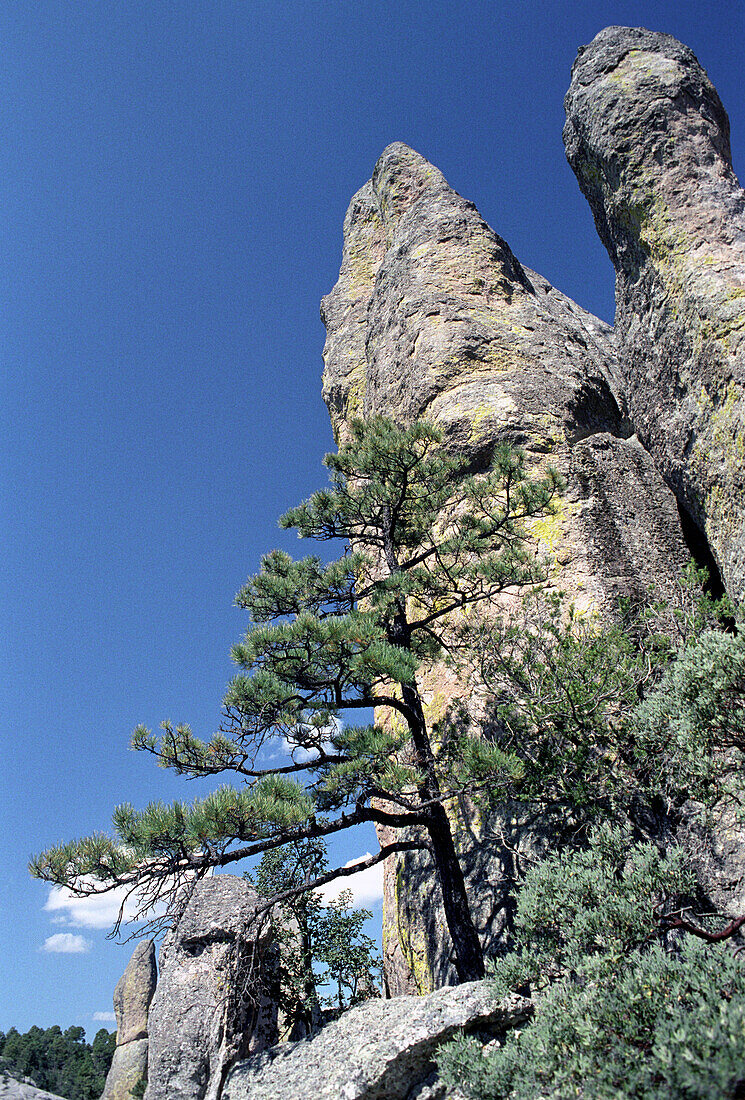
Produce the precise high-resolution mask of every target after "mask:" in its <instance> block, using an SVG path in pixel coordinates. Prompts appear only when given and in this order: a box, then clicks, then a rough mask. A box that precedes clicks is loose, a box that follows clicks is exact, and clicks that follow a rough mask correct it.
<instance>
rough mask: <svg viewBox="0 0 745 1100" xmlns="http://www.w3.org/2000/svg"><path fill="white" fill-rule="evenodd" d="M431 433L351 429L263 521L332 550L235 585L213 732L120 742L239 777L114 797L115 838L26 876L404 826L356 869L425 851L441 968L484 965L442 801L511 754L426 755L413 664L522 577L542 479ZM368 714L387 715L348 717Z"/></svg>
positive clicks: (267, 560) (474, 750) (480, 746)
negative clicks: (407, 834) (437, 908)
mask: <svg viewBox="0 0 745 1100" xmlns="http://www.w3.org/2000/svg"><path fill="white" fill-rule="evenodd" d="M442 444H443V436H442V433H441V432H440V431H439V430H438V429H437V428H435V427H434V426H432V425H430V424H428V423H426V422H421V421H420V422H417V423H415V424H414V425H413V426H411V427H409V428H406V429H400V428H398V427H396V426H395V425H394V424H393V423H391V422H390V421H388V420H386V419H384V418H382V417H375V418H371V419H370V420H368V421H356V422H354V423H353V425H352V429H351V438H350V441H349V442H348V443H347V444H345V445H344V446H342V447H341V448H340V450H339V452H338V454H331V455H328V456H327V457H326V460H325V461H326V465H327V467H328V469H329V471H330V480H331V485H330V487H329V488H328V489H325V490H321V491H320V492H317V493H315V494H314V495H313V496H312V497H311V498H310V500H308V501H307V502H306V503H304V504H301V505H300V506H299V507H297V508H294V509H292V510H291V511H289V512H288V513H287V514H286V515H284V516H283V517H282V518H281V520H280V525H281V526H282V527H283V528H294V529H296V530H297V532H298V534H299V536H300V537H305V538H311V539H315V540H318V541H320V542H332V543H333V542H335V541H336V540H343V541H344V543H345V551H344V553H343V555H342V556H341V557H340V558H338V559H337V560H335V561H332V562H330V563H328V564H326V563H324V562H323V561H322V560H321V558H320V557H318V556H308V557H305V558H302V559H300V560H297V561H296V560H293V559H292V558H291V557H290V556H289V555H288V554H286V553H284V552H282V551H279V550H275V551H272V552H271V553H269V554H267V555H266V556H265V557H264V559H263V561H262V564H261V570H260V572H259V573H258V574H257V575H256V576H254V577H252V578H251V579H250V580H249V581H248V583H247V584H246V585H245V586H244V587H243V588H242V589H241V591H240V592H239V593H238V596H237V603H238V604H239V605H240V606H241V607H243V608H245V609H246V610H247V611H248V612H249V613H250V617H251V625H250V627H249V630H248V633H247V635H246V637H245V640H244V641H243V642H242V643H240V644H239V645H237V646H235V647H234V650H233V658H234V660H235V661H236V663H237V664H238V666H239V668H240V671H239V673H238V675H237V676H236V677H235V678H234V680H233V681H232V683H231V684H230V685H229V688H228V691H227V695H226V697H225V701H224V722H223V724H222V727H221V729H220V731H219V732H218V733H217V734H216V735H215V736H213V737H212V739H211V740H209V741H207V742H205V741H202V740H200V739H199V738H197V737H196V736H195V735H194V734H193V733H192V732H191V730H190V729H189V727H188V726H185V725H179V726H173V725H171V724H170V723H164V725H163V734H162V736H160V737H156V736H154V735H153V734H151V733H150V732H149V731H148V730H147V729H145V728H143V727H139V728H138V729H137V730H135V733H134V737H133V746H134V747H135V748H136V749H140V750H144V751H148V752H150V753H152V754H153V755H155V756H156V757H157V759H158V760H159V762H160V764H161V765H163V766H165V767H169V768H173V769H174V770H175V771H176V772H177V773H180V774H183V775H186V776H206V775H216V774H220V773H225V772H227V773H234V774H236V775H238V776H240V777H242V778H243V779H244V780H245V781H246V782H245V785H244V786H243V787H242V788H239V789H236V788H234V787H232V786H224V787H222V788H220V789H219V790H217V791H216V792H214V793H213V794H211V795H209V796H208V797H207V798H205V799H202V800H197V801H195V802H194V803H193V804H191V805H188V804H184V803H180V802H178V803H174V804H173V805H170V806H165V805H163V804H161V803H157V804H151V805H149V806H148V807H146V809H145V810H143V811H136V810H135V809H134V808H133V807H131V806H130V805H123V806H119V807H118V808H117V809H116V811H115V813H114V827H115V831H116V839H115V840H112V839H110V838H109V837H107V836H102V835H96V836H93V837H90V838H86V839H84V840H81V841H75V842H72V843H70V844H65V845H61V846H59V847H57V848H53V849H50V850H49V851H47V852H45V853H43V854H42V855H41V856H39V857H37V858H36V859H35V860H34V861H33V862H32V865H31V870H32V873H33V874H35V875H36V876H38V877H40V878H43V879H46V880H47V881H50V882H54V883H64V884H66V885H68V886H70V887H72V888H73V889H77V890H80V891H83V892H85V891H92V890H99V889H101V888H109V889H110V888H112V887H115V886H117V885H122V884H123V885H127V886H129V887H131V889H132V890H138V889H139V890H140V891H142V890H143V889H144V890H145V892H146V894H145V896H146V898H147V899H152V898H153V897H156V896H158V895H160V894H162V893H163V892H164V891H165V890H166V889H167V888H172V884H173V882H174V881H176V882H177V883H178V882H179V881H183V880H184V878H186V877H188V876H189V875H192V876H193V875H194V874H196V875H201V874H204V873H206V872H207V871H208V870H209V868H211V867H218V866H226V865H228V864H232V863H234V862H236V861H237V860H240V859H243V858H246V857H249V856H256V855H259V854H261V853H263V852H265V851H268V850H270V849H272V848H276V847H278V846H280V845H283V844H285V843H287V842H288V841H293V840H294V841H297V840H302V839H305V838H312V837H320V836H328V835H330V834H332V833H336V832H339V831H340V830H343V829H348V828H350V827H352V826H354V825H357V824H360V823H362V822H374V823H376V824H379V825H386V826H389V827H391V828H393V829H394V830H400V829H403V828H407V827H410V826H418V827H419V830H418V839H413V840H412V839H407V840H397V841H394V842H392V843H390V844H386V845H385V846H384V847H383V848H382V849H381V851H380V852H379V853H378V854H377V855H375V856H373V857H371V858H370V859H368V860H367V861H365V862H364V863H363V864H359V865H358V867H359V866H370V865H371V864H373V863H377V862H380V861H381V860H382V859H384V858H386V857H387V856H389V855H390V854H391V853H393V852H395V851H401V850H406V849H411V848H422V849H426V850H427V851H428V852H429V853H430V856H431V859H432V863H433V866H434V871H435V874H436V876H437V880H438V882H439V885H440V888H441V891H442V896H443V902H444V911H445V916H446V920H447V925H448V928H449V931H450V934H451V938H452V942H453V954H454V961H455V966H456V970H457V973H458V976H459V978H460V980H461V981H466V980H470V979H475V978H480V977H481V976H482V975H483V973H484V964H483V957H482V952H481V947H480V944H479V940H478V936H477V934H476V930H475V928H474V924H473V921H472V919H471V915H470V911H469V901H468V897H467V895H466V889H465V884H464V879H463V873H462V870H461V867H460V864H459V861H458V855H457V852H456V848H455V844H454V842H453V835H452V831H451V826H450V822H449V819H448V815H447V812H446V805H445V804H446V803H447V801H448V799H452V798H453V797H454V796H455V795H456V794H458V793H460V792H463V791H465V790H469V789H473V788H474V787H478V786H479V785H483V784H485V783H488V784H491V785H492V787H494V788H499V786H500V784H501V785H504V786H505V787H506V786H507V785H508V784H509V783H510V782H511V781H512V780H513V779H514V778H515V777H516V775H517V774H518V772H519V769H520V764H519V762H518V761H517V760H516V758H515V757H514V756H513V755H511V754H509V753H506V752H504V751H502V750H500V749H499V748H498V747H497V746H495V745H492V744H490V743H489V742H487V741H481V740H479V739H478V738H474V737H472V736H470V735H469V734H468V733H463V732H460V733H458V734H457V738H458V740H457V743H453V741H452V740H451V742H450V743H449V744H448V751H446V752H445V751H443V752H439V751H438V747H437V740H436V739H435V738H433V732H434V731H433V729H432V728H431V725H430V724H428V721H427V717H426V714H425V708H424V705H423V701H422V694H421V682H422V674H423V673H424V672H426V670H427V668H428V667H430V666H431V665H432V663H433V662H435V661H437V660H439V659H441V658H442V657H443V656H444V655H445V654H446V652H447V650H448V645H449V639H450V637H451V633H452V628H453V624H454V621H456V620H457V618H458V616H459V614H461V613H463V612H464V611H467V610H468V609H469V608H473V607H475V606H477V605H479V604H482V603H485V602H488V601H490V600H492V599H494V597H495V596H496V595H497V594H498V593H500V592H502V591H504V590H505V589H516V588H518V587H520V586H522V585H526V584H529V583H532V582H533V581H534V580H535V577H536V562H535V558H534V557H531V555H530V553H529V548H528V543H527V533H526V527H525V521H526V520H529V519H530V517H532V516H536V515H539V514H544V513H545V512H546V511H547V510H550V508H551V504H552V499H553V497H554V495H555V494H556V492H557V490H558V489H559V487H560V479H559V477H558V475H557V474H556V473H555V472H554V471H552V470H550V469H549V470H548V471H547V472H546V473H545V474H544V476H542V477H540V478H530V477H528V475H527V473H526V469H525V462H524V458H523V456H522V454H521V453H520V452H518V451H513V450H510V449H509V448H507V447H499V448H497V450H496V452H495V456H494V460H493V465H492V467H491V469H490V471H488V472H487V473H486V474H483V475H479V476H475V475H473V474H470V473H469V472H468V467H467V463H466V461H465V460H464V459H458V458H456V457H453V456H451V455H448V454H447V453H446V452H445V450H444V448H443V445H442ZM369 708H385V710H386V711H387V713H388V715H390V716H392V720H389V721H387V722H386V723H385V724H384V725H375V726H369V725H365V726H362V727H357V726H350V725H347V724H346V722H347V721H348V716H349V714H350V712H354V711H369ZM278 736H279V737H282V738H284V739H285V742H286V744H287V747H288V749H289V752H290V756H291V762H290V763H288V764H284V765H279V766H278V765H276V764H272V762H271V761H270V760H269V759H268V753H267V747H268V746H269V744H270V743H271V742H274V743H275V744H276V738H277V737H278ZM454 736H455V735H454ZM301 779H303V780H304V781H302V782H301V781H299V780H301ZM343 873H345V869H336V870H334V871H331V872H328V873H327V874H326V875H325V876H324V879H323V880H324V881H328V880H329V879H330V878H332V877H335V876H338V875H339V874H343ZM346 873H349V871H346Z"/></svg>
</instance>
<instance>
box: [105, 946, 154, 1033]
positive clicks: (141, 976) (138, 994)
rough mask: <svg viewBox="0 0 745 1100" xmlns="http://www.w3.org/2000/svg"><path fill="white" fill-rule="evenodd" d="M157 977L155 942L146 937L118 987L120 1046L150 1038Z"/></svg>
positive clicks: (115, 1000) (116, 1001)
mask: <svg viewBox="0 0 745 1100" xmlns="http://www.w3.org/2000/svg"><path fill="white" fill-rule="evenodd" d="M157 980H158V970H157V967H156V963H155V944H154V943H153V941H152V940H142V941H141V942H140V943H138V945H137V947H136V948H135V950H134V954H133V955H132V958H131V959H130V960H129V963H128V965H127V969H126V970H125V971H124V973H123V974H122V976H121V978H120V979H119V982H118V983H117V987H116V989H115V990H114V1013H115V1015H116V1045H117V1046H123V1045H124V1044H125V1043H131V1042H132V1041H133V1040H135V1039H145V1038H147V1016H148V1010H149V1009H150V1002H151V1001H152V999H153V994H154V993H155V986H156V983H157Z"/></svg>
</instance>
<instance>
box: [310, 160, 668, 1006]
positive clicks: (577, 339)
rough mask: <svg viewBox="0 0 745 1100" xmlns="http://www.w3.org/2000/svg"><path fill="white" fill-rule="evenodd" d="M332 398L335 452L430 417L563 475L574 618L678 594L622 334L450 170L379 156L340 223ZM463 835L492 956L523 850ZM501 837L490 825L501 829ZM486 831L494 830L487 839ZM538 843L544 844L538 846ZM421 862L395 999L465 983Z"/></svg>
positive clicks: (563, 572)
mask: <svg viewBox="0 0 745 1100" xmlns="http://www.w3.org/2000/svg"><path fill="white" fill-rule="evenodd" d="M321 312H322V316H323V319H324V322H325V324H326V329H327V339H326V348H325V352H324V358H325V367H326V369H325V372H324V396H325V398H326V401H327V404H328V406H329V411H330V413H331V418H332V421H333V424H334V430H335V433H336V436H337V438H338V439H339V440H343V439H344V438H345V437H346V434H347V432H348V425H349V421H350V419H351V418H353V417H356V416H363V415H364V416H368V415H371V414H374V413H383V414H385V415H387V416H390V417H392V418H393V419H395V420H397V421H399V422H404V423H406V422H410V421H412V420H414V419H415V418H416V417H419V416H422V415H426V416H427V417H428V418H430V419H432V420H434V421H436V422H437V423H438V424H439V426H440V427H441V428H442V429H443V430H444V432H445V436H446V440H447V444H448V446H449V447H451V448H452V449H454V450H457V451H459V452H460V453H461V454H464V455H466V456H467V457H468V458H469V459H470V461H471V463H472V465H473V467H474V468H476V469H479V468H481V467H482V466H484V465H486V463H487V462H488V460H489V458H490V456H491V454H492V452H493V450H494V447H495V445H496V444H497V443H499V442H502V441H505V442H509V443H511V444H513V445H519V446H521V447H523V448H524V449H525V451H526V453H527V456H528V459H529V462H530V463H531V464H532V465H533V466H534V467H540V466H541V465H542V464H543V463H546V462H551V463H552V464H554V465H555V466H557V467H558V468H559V469H560V470H561V472H562V473H563V474H564V476H565V477H566V479H567V492H566V494H565V495H564V497H563V498H562V500H561V502H560V506H559V510H558V512H557V514H556V516H554V517H552V518H551V519H550V520H548V521H547V522H545V523H541V524H538V525H536V527H535V530H534V533H535V535H536V542H537V545H538V546H539V547H541V548H542V549H543V550H547V551H549V552H550V553H551V554H552V555H553V557H554V562H555V564H554V567H553V573H552V580H553V582H554V583H555V585H556V586H557V587H559V588H562V589H564V590H565V591H566V592H568V593H569V594H570V595H571V597H572V598H573V599H574V600H575V602H576V604H577V605H578V606H579V607H580V608H584V609H587V610H591V611H597V612H599V613H601V614H612V613H613V610H614V608H615V607H616V605H617V600H618V597H619V596H631V597H632V598H645V597H646V596H647V593H648V590H649V589H650V588H653V589H655V590H656V591H657V592H658V593H665V592H669V591H670V590H671V588H672V586H673V585H674V584H675V581H676V579H677V576H678V573H679V571H680V569H681V568H682V566H683V564H684V563H685V562H686V561H687V558H688V553H687V550H686V547H685V545H684V542H683V538H682V535H681V530H680V525H679V519H678V513H677V509H676V505H675V501H674V498H673V496H672V493H671V492H670V491H669V490H668V489H667V487H666V486H665V484H664V482H663V481H662V479H661V477H660V476H659V474H658V473H657V471H656V470H655V468H654V464H653V463H652V460H651V459H650V457H649V455H648V454H647V452H646V451H645V450H644V449H643V448H642V447H641V446H640V445H639V443H638V442H637V441H636V439H630V438H627V436H628V435H629V429H628V427H627V422H626V420H625V417H624V415H623V413H622V411H621V409H620V408H619V404H618V401H617V399H616V397H615V396H614V389H615V387H616V380H617V378H618V376H619V367H618V362H617V359H616V352H615V340H614V334H613V332H612V330H611V329H610V327H609V326H608V325H606V324H604V323H603V322H602V321H600V320H598V319H597V318H596V317H593V316H592V315H591V314H589V313H587V312H586V311H585V310H583V309H581V308H580V307H579V306H577V305H576V304H575V303H574V302H572V301H570V299H569V298H566V297H565V296H564V295H563V294H561V293H559V291H557V290H555V289H554V288H553V287H552V286H551V285H550V284H549V283H548V282H547V281H546V280H545V279H544V278H543V277H542V276H540V275H537V274H536V273H535V272H533V271H530V270H529V269H528V268H526V267H524V266H523V265H522V264H521V263H520V262H519V260H518V259H517V258H516V257H515V255H514V254H513V252H512V251H511V249H510V247H509V245H508V244H507V243H506V242H505V241H504V240H502V238H501V237H499V236H498V235H497V234H496V233H495V232H494V231H493V230H492V229H490V227H489V226H488V225H487V224H486V223H485V222H484V221H483V219H482V218H481V216H480V215H479V213H478V211H477V209H476V207H475V206H474V205H473V204H472V203H470V202H467V201H466V200H465V199H463V198H461V196H460V195H458V194H457V193H456V192H455V191H453V190H452V188H451V187H449V186H448V184H447V182H446V180H445V178H444V177H443V175H442V173H441V172H440V171H438V169H437V168H434V167H433V166H432V165H431V164H429V162H428V161H427V160H425V158H424V157H422V156H420V155H419V154H418V153H416V152H414V151H413V150H412V149H410V148H409V147H408V146H406V145H403V144H401V143H396V144H393V145H389V146H388V148H387V149H385V150H384V152H383V154H382V155H381V157H380V159H379V160H378V162H377V164H376V165H375V169H374V171H373V175H372V179H371V180H370V181H369V182H368V183H366V184H365V185H364V187H362V188H361V189H360V190H359V191H358V192H357V194H356V195H355V196H354V198H353V199H352V202H351V203H350V206H349V210H348V212H347V216H346V219H345V222H344V250H343V258H342V266H341V271H340V274H339V280H338V282H337V284H336V286H335V287H334V288H333V290H332V291H331V293H330V294H328V295H327V296H326V297H325V298H324V299H323V303H322V307H321ZM422 688H423V692H424V695H425V697H426V700H427V703H428V707H429V717H430V718H431V719H432V720H433V721H434V720H435V719H436V716H437V714H438V713H442V712H444V710H445V709H446V707H447V705H448V703H449V701H450V700H451V699H452V698H453V697H454V696H455V695H457V694H458V693H459V692H462V689H463V685H461V684H459V683H458V682H457V681H456V680H455V677H454V674H453V673H452V672H449V671H448V670H447V669H444V668H441V667H436V668H434V669H432V670H429V671H428V672H427V674H426V676H425V677H423V684H422ZM453 812H454V814H455V815H456V817H457V821H454V833H455V835H456V838H457V843H458V845H459V848H460V851H459V854H460V857H461V860H462V865H463V867H464V870H465V873H466V879H467V883H468V885H469V892H470V895H471V897H472V900H473V912H474V916H475V921H476V923H477V927H478V928H479V931H480V933H481V935H482V938H483V940H484V942H485V944H486V946H487V947H488V946H489V945H490V944H492V943H493V942H494V940H495V939H497V938H498V937H499V935H500V934H501V933H502V931H503V928H504V924H505V921H506V919H507V916H508V910H509V904H508V903H507V898H508V887H507V886H506V885H505V884H506V883H507V882H508V880H509V878H510V876H511V875H513V874H514V871H515V866H514V861H515V860H516V859H517V860H518V861H519V858H520V851H522V852H523V853H525V852H528V851H530V852H533V853H534V851H535V846H536V844H540V843H541V839H540V838H539V837H537V836H536V834H535V832H532V833H531V832H530V830H528V829H523V830H522V831H520V830H518V831H517V833H516V834H514V835H513V834H510V835H513V840H514V841H515V845H516V847H517V849H518V850H517V852H515V851H513V849H512V846H511V842H510V843H508V844H507V845H505V844H504V843H502V842H496V841H492V842H486V840H485V838H486V835H487V833H488V832H489V830H492V831H493V834H494V836H495V837H497V836H499V835H501V836H502V837H505V836H506V835H507V833H510V829H511V826H510V824H509V820H507V819H508V818H509V814H507V818H505V815H502V817H500V816H499V815H497V816H496V817H495V818H494V819H493V820H492V821H491V822H486V821H484V820H483V818H481V817H479V815H478V814H476V813H474V811H473V808H472V807H470V806H468V805H467V804H465V803H463V804H462V805H461V806H460V808H459V809H458V810H457V811H453ZM492 827H493V829H492ZM484 830H486V832H484ZM543 839H545V837H544V838H543ZM427 860H428V857H427V856H426V855H421V854H418V853H417V854H412V853H408V854H406V855H403V856H401V857H400V858H395V859H391V860H389V861H388V862H387V864H386V868H385V884H384V890H385V898H384V955H385V969H386V979H387V985H388V990H389V992H390V993H392V994H397V993H405V992H420V993H421V992H426V991H428V990H429V989H432V988H434V987H437V986H439V985H443V984H446V983H448V982H451V981H453V980H454V977H455V975H454V970H453V968H452V965H451V963H450V961H449V956H450V945H449V943H448V940H447V935H448V934H447V930H446V928H445V925H444V920H443V919H442V914H441V908H440V906H441V902H440V899H439V894H438V890H437V887H436V884H435V885H433V881H432V875H431V871H430V869H429V867H428V865H427Z"/></svg>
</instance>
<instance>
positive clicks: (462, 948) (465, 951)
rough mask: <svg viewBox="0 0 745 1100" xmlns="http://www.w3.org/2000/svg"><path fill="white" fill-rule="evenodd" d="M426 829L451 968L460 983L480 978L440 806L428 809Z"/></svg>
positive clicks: (480, 961)
mask: <svg viewBox="0 0 745 1100" xmlns="http://www.w3.org/2000/svg"><path fill="white" fill-rule="evenodd" d="M430 817H431V822H428V824H427V826H426V828H427V832H428V833H429V837H430V840H431V842H432V856H433V858H434V861H435V867H436V869H437V877H438V879H439V882H440V889H441V890H442V901H443V905H444V908H445V920H446V921H447V926H448V930H449V932H450V936H451V938H452V941H453V950H454V953H455V969H456V971H457V973H458V979H459V980H460V981H461V982H473V981H478V980H479V979H481V978H483V977H484V973H485V971H484V953H483V951H482V950H481V943H480V941H479V936H478V932H477V931H476V927H475V925H474V923H473V919H472V917H471V906H470V903H469V900H468V894H467V892H466V883H465V879H464V878H463V871H462V870H461V866H460V860H459V859H458V855H457V853H456V851H455V845H454V843H453V833H452V830H451V828H450V822H449V821H448V817H447V814H446V813H445V810H444V809H443V808H442V806H440V805H438V806H435V807H434V808H433V809H432V812H431V815H430Z"/></svg>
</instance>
